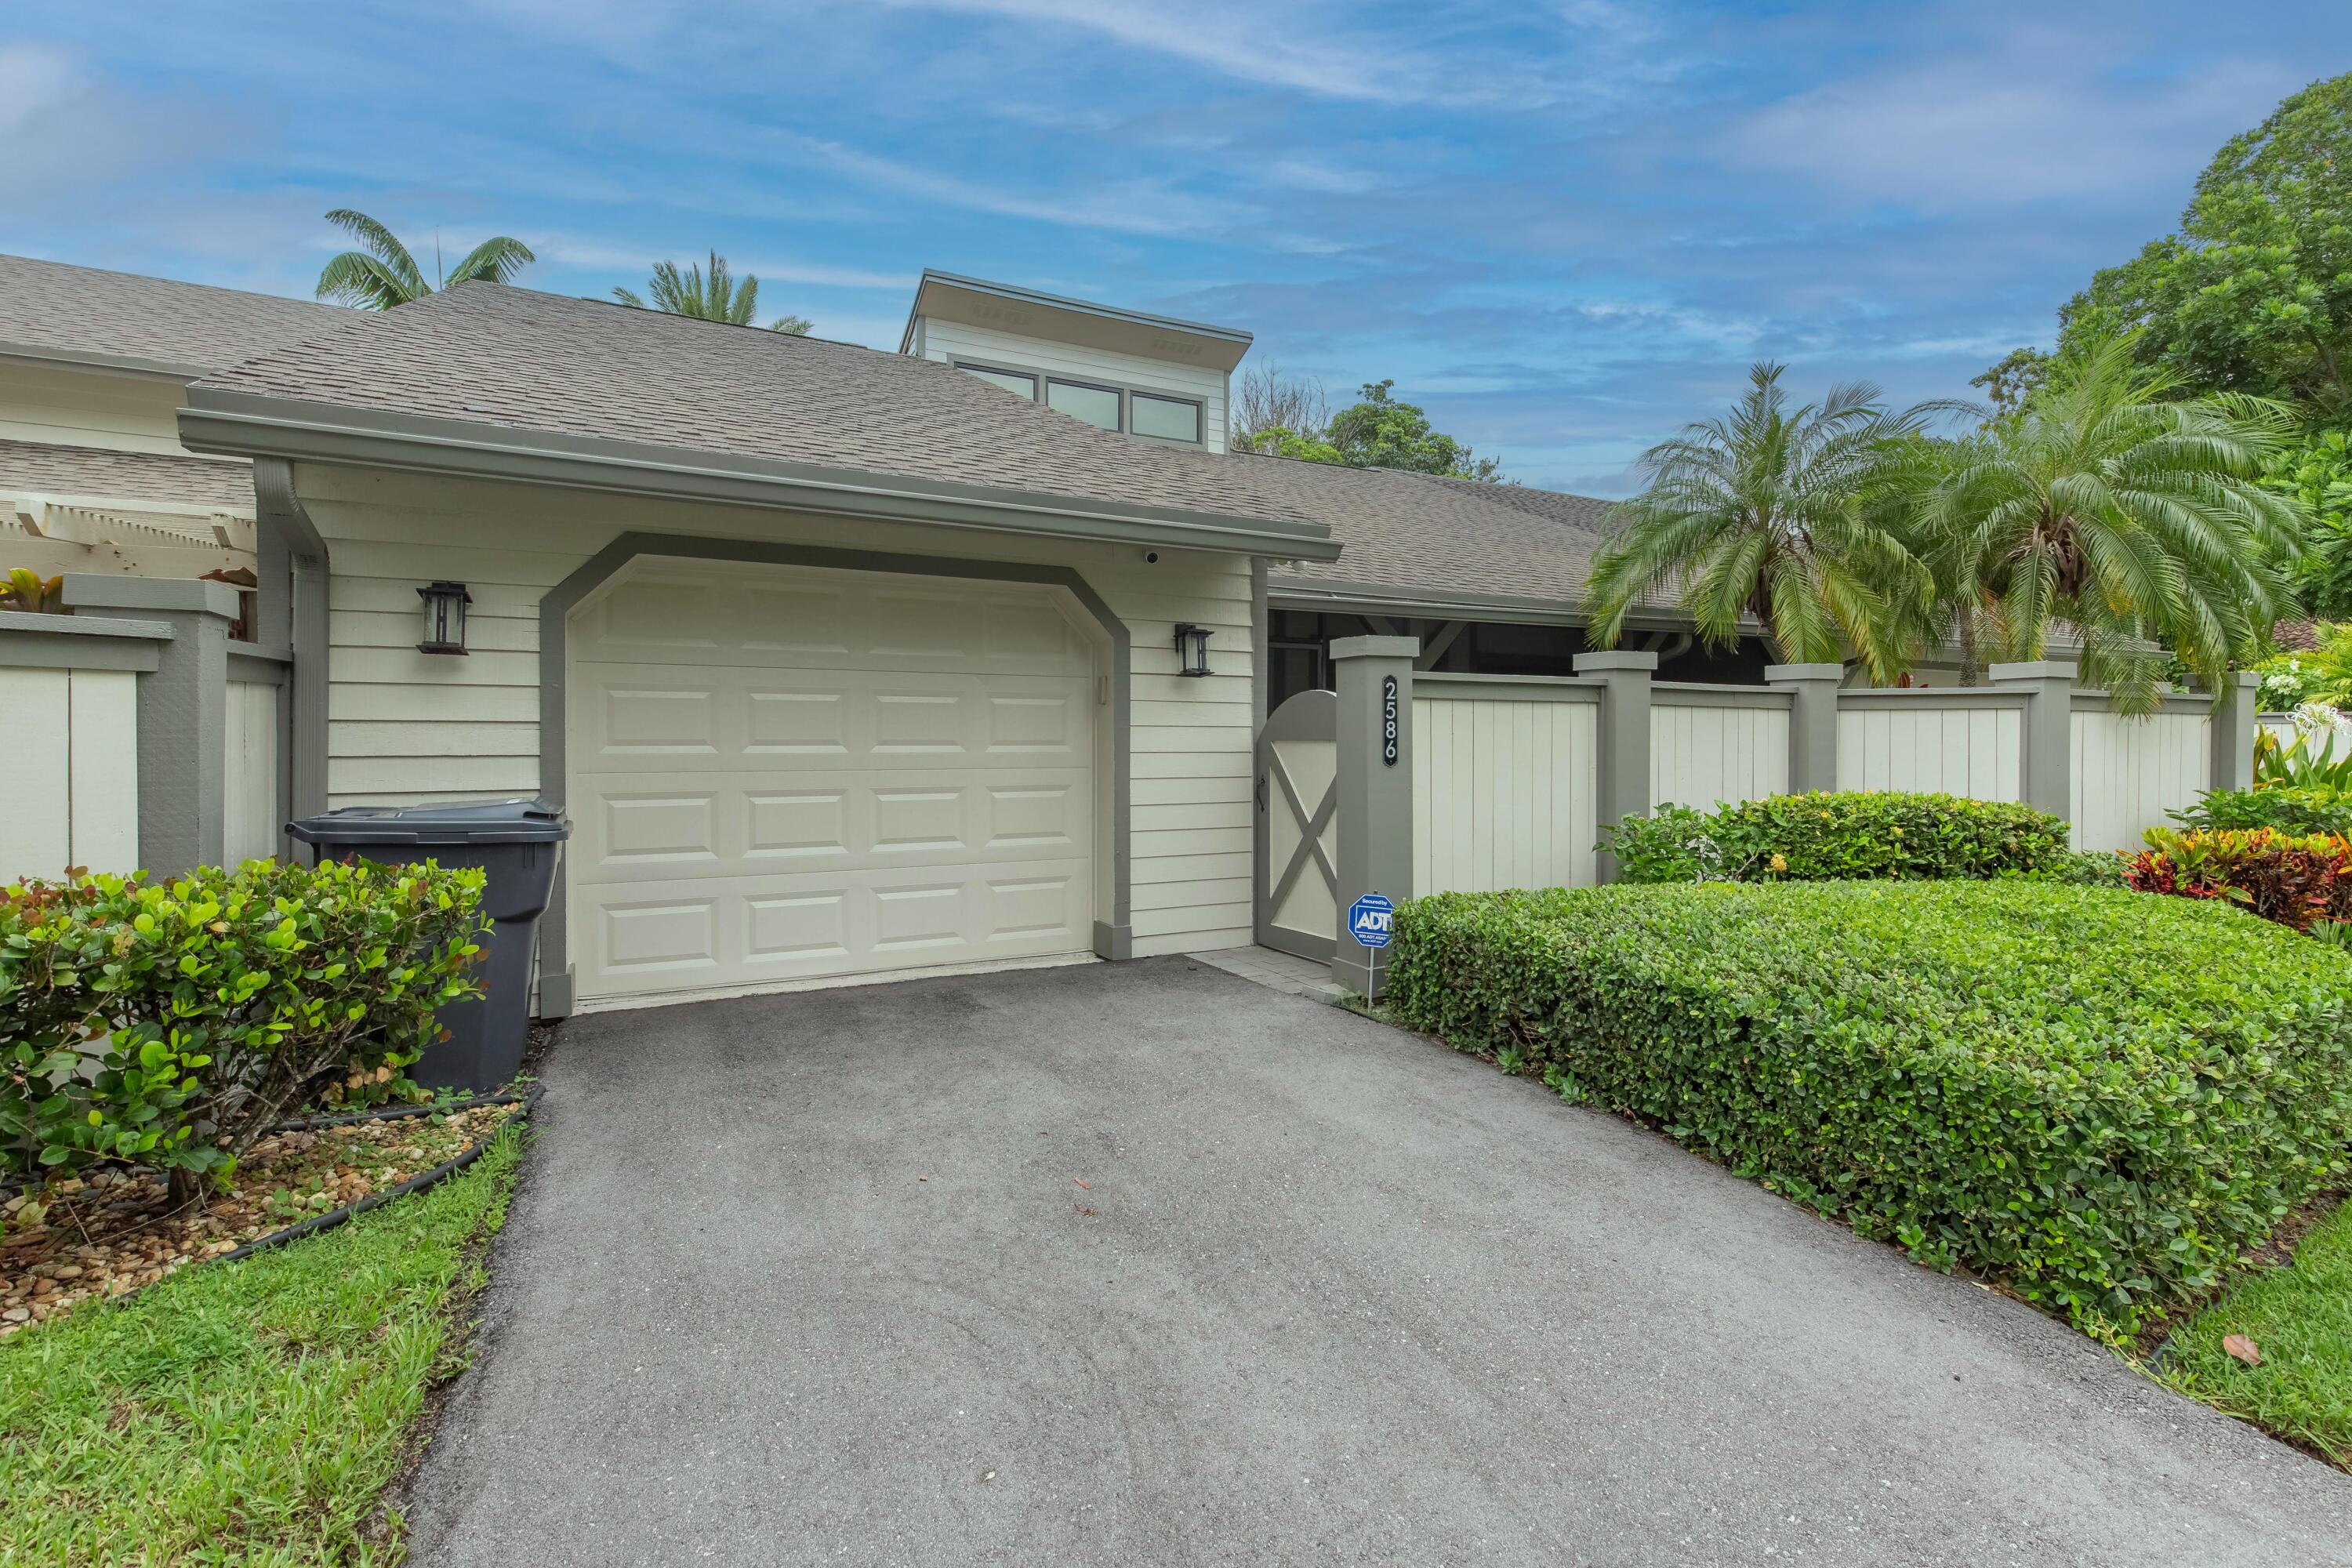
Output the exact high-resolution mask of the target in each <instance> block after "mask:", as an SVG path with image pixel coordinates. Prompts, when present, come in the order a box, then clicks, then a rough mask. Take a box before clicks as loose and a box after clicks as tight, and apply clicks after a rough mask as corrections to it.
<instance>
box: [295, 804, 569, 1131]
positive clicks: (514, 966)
mask: <svg viewBox="0 0 2352 1568" xmlns="http://www.w3.org/2000/svg"><path fill="white" fill-rule="evenodd" d="M286 831H287V833H288V834H289V835H290V836H291V837H294V838H297V839H299V840H300V841H301V842H302V843H305V844H309V845H311V846H314V847H315V848H316V851H317V853H318V856H319V858H321V859H327V860H350V859H362V860H373V861H375V862H377V863H378V864H379V865H386V866H393V865H400V864H402V863H404V862H406V861H411V860H433V861H436V862H438V863H439V864H441V865H444V866H478V867H480V868H482V869H483V870H485V871H487V872H488V873H489V875H488V879H487V886H485V887H484V888H483V889H482V912H483V913H484V914H486V915H488V916H489V917H490V920H491V921H492V924H491V927H490V935H489V940H488V942H486V943H485V944H484V945H485V949H486V951H487V954H488V956H487V961H486V962H485V963H483V965H482V967H481V969H480V970H479V971H478V973H477V974H476V976H475V978H476V979H477V980H478V981H479V982H480V984H481V986H482V989H483V991H484V992H485V993H486V994H484V995H482V996H479V997H477V998H475V999H473V1000H472V1001H467V1002H453V1003H451V1004H450V1005H448V1006H446V1007H444V1008H442V1009H441V1026H442V1027H443V1028H445V1029H446V1030H448V1031H449V1037H448V1038H447V1039H446V1040H443V1041H441V1042H440V1043H439V1044H438V1045H435V1046H431V1047H426V1049H425V1056H424V1058H423V1059H422V1060H420V1061H418V1062H417V1064H416V1065H415V1067H412V1068H409V1069H408V1074H409V1076H410V1077H411V1078H413V1079H415V1080H416V1081H417V1082H419V1083H421V1084H424V1085H425V1086H426V1087H427V1088H429V1089H475V1090H480V1089H497V1088H498V1087H499V1086H500V1085H501V1084H504V1083H505V1082H507V1081H508V1080H509V1079H511V1078H513V1077H514V1075H515V1073H516V1072H517V1070H518V1069H520V1068H521V1066H522V1052H523V1047H524V1046H525V1045H527V1044H529V1043H530V952H531V945H532V939H533V938H534V937H535V936H536V935H537V933H538V930H539V917H540V913H541V910H545V909H546V908H547V900H548V895H549V892H550V890H551V889H552V888H553V887H554V884H555V857H556V855H557V853H558V849H557V846H559V845H561V844H562V842H563V840H565V839H566V838H569V837H571V836H572V825H571V824H570V823H569V822H566V821H565V820H564V818H563V813H562V810H560V809H559V808H558V807H556V806H554V805H550V804H549V803H547V802H546V801H543V800H488V801H482V802H480V803H478V804H477V803H472V802H468V803H467V804H464V805H347V806H344V807H343V808H342V809H341V810H340V811H329V812H322V813H320V815H319V816H306V817H303V818H301V819H300V820H299V821H296V822H289V823H288V824H287V825H286Z"/></svg>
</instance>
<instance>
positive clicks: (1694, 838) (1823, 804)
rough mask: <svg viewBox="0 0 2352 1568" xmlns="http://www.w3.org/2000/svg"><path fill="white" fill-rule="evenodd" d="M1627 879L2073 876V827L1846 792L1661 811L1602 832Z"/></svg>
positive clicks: (2003, 806)
mask: <svg viewBox="0 0 2352 1568" xmlns="http://www.w3.org/2000/svg"><path fill="white" fill-rule="evenodd" d="M1601 848H1603V849H1605V850H1607V851H1609V852H1610V853H1611V854H1613V855H1615V856H1616V857H1617V863H1618V867H1619V877H1620V879H1622V880H1623V881H1628V882H1700V881H1708V882H1714V881H1724V882H1822V881H1843V880H1849V879H1861V878H1869V879H1897V880H1913V879H1921V880H1926V879H1946V878H1953V877H1965V878H1985V877H1999V876H2008V875H2018V874H2024V875H2046V876H2057V877H2062V878H2063V877H2066V876H2068V875H2069V874H2070V873H2071V872H2072V870H2073V869H2074V866H2073V863H2074V859H2075V857H2074V852H2073V851H2072V850H2070V849H2069V848H2068V847H2067V841H2066V824H2065V823H2063V821H2061V820H2059V819H2058V818H2057V817H2054V816H2050V815H2049V814H2048V813H2047V812H2041V811H2036V810H2034V809H2033V808H2032V806H2030V805H2015V804H2013V803H2011V802H2005V801H1994V800H1969V799H1965V798H1963V797H1961V796H1959V795H1906V794H1903V793H1900V792H1894V791H1878V790H1849V791H1846V792H1845V793H1843V794H1840V795H1773V796H1770V797H1769V798H1768V799H1765V800H1750V801H1742V802H1740V803H1738V804H1737V805H1720V806H1717V807H1716V809H1714V810H1713V811H1694V810H1692V809H1691V808H1690V807H1689V806H1686V805H1665V806H1660V807H1659V808H1658V810H1657V811H1656V813H1655V814H1654V815H1653V816H1635V817H1629V818H1627V819H1626V820H1625V821H1623V822H1622V823H1619V824H1617V825H1616V826H1612V827H1609V828H1605V829H1603V830H1602V833H1601Z"/></svg>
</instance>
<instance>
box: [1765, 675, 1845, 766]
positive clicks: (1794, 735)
mask: <svg viewBox="0 0 2352 1568" xmlns="http://www.w3.org/2000/svg"><path fill="white" fill-rule="evenodd" d="M1764 683H1765V684H1766V685H1767V686H1770V687H1774V688H1777V689H1781V690H1785V691H1787V692H1788V693H1789V696H1790V708H1789V791H1790V794H1792V795H1811V794H1813V793H1814V792H1816V791H1823V792H1827V791H1834V790H1835V789H1836V788H1837V787H1838V689H1839V688H1840V687H1841V686H1843V684H1844V683H1845V666H1843V665H1842V664H1775V665H1769V666H1767V667H1766V668H1765V670H1764Z"/></svg>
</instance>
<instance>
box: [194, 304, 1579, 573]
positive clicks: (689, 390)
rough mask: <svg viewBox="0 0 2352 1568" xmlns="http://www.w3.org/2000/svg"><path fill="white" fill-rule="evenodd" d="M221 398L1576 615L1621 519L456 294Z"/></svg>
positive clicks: (724, 341) (259, 360)
mask: <svg viewBox="0 0 2352 1568" xmlns="http://www.w3.org/2000/svg"><path fill="white" fill-rule="evenodd" d="M197 386H198V389H199V399H200V403H199V406H203V405H202V403H201V398H202V395H203V394H204V393H207V392H213V393H221V394H231V395H240V396H244V397H259V398H265V399H289V400H293V401H295V402H298V403H301V404H309V405H331V406H333V407H336V408H339V409H346V410H360V411H372V412H376V413H381V414H384V415H389V416H419V417H424V418H428V419H436V420H451V421H457V422H462V423H465V424H470V425H476V426H488V427H491V428H494V429H499V430H503V431H509V432H537V433H544V434H547V435H550V436H555V437H571V438H574V439H584V440H589V441H610V442H616V443H629V444H635V445H636V446H639V447H665V448H673V449H677V450H678V451H680V452H688V453H694V454H699V455H704V456H709V457H716V458H727V457H738V458H752V459H768V460H777V461H783V462H791V463H804V464H809V465H813V466H816V467H821V468H838V469H845V470H850V471H854V472H862V473H866V474H874V475H880V476H885V477H889V478H898V479H926V480H934V481H940V482H945V483H954V484H963V485H973V486H980V487H984V488H988V489H1002V490H1006V491H1017V492H1024V493H1027V494H1031V495H1045V496H1052V497H1061V498H1068V499H1072V500H1083V501H1088V502H1097V503H1105V504H1110V505H1121V506H1131V505H1140V506H1150V507H1161V508H1171V509H1176V510H1183V511H1190V512H1201V513H1211V514H1215V515H1219V516H1224V517H1232V518H1237V519H1242V520H1246V521H1271V522H1281V523H1288V524H1293V525H1296V524H1299V523H1307V524H1312V525H1319V526H1321V527H1324V528H1328V530H1329V531H1330V533H1331V535H1332V537H1333V538H1334V539H1337V540H1339V541H1340V542H1342V543H1343V545H1344V546H1345V550H1344V553H1343V554H1342V555H1341V557H1340V559H1339V561H1337V562H1333V563H1316V564H1302V565H1299V566H1297V567H1295V568H1286V569H1282V570H1279V571H1277V572H1276V574H1273V576H1272V578H1271V581H1272V582H1273V583H1274V584H1276V585H1277V586H1280V585H1283V584H1332V583H1344V584H1370V585H1375V586H1382V587H1389V588H1393V589H1396V590H1400V591H1411V592H1419V593H1423V594H1427V595H1433V596H1437V597H1443V596H1444V595H1445V594H1447V593H1449V592H1450V593H1455V594H1460V595H1472V596H1480V595H1485V596H1505V597H1525V598H1541V599H1548V600H1556V601H1562V602H1566V601H1571V600H1574V599H1576V598H1577V597H1579V596H1580V594H1581V593H1582V590H1583V585H1584V575H1585V572H1586V569H1587V567H1588V565H1589V563H1590V562H1591V555H1592V552H1593V550H1594V549H1595V548H1596V547H1597V546H1598V544H1599V542H1600V530H1599V523H1600V520H1601V514H1602V513H1603V512H1604V511H1605V510H1606V509H1607V505H1608V503H1607V502H1605V501H1598V500H1590V499H1588V498H1585V497H1581V496H1569V495H1561V494H1559V493H1558V492H1556V491H1551V490H1536V489H1523V488H1518V487H1510V486H1496V485H1482V484H1475V483H1471V482H1469V481H1466V480H1456V479H1436V478H1433V477H1431V476H1428V475H1423V474H1412V473H1403V472H1398V471H1394V470H1388V469H1375V468H1332V467H1328V466H1324V465H1320V464H1314V463H1301V462H1296V461H1292V460H1290V459H1286V458H1262V457H1256V456H1250V455H1243V454H1238V453H1236V454H1232V455H1223V454H1218V453H1213V452H1206V451H1200V450H1194V449H1189V448H1184V447H1166V446H1160V445H1156V444H1153V443H1150V442H1144V441H1138V440H1135V439H1132V438H1130V437H1125V436H1120V435H1117V434H1114V433H1111V432H1108V431H1105V430H1100V429H1097V428H1096V427H1095V426H1091V425H1087V424H1086V423H1084V422H1082V421H1080V420H1076V419H1073V418H1070V417H1068V416H1065V415H1061V414H1057V413H1055V412H1054V411H1053V410H1051V409H1049V408H1046V407H1045V406H1044V405H1041V404H1038V403H1034V402H1032V401H1030V400H1028V399H1026V398H1023V397H1021V396H1018V395H1015V394H1013V393H1009V392H1005V391H1003V389H1001V388H998V387H995V386H992V385H990V384H987V383H985V382H983V381H981V380H980V379H979V378H978V377H976V376H971V375H967V374H964V373H962V372H961V371H958V370H956V369H954V368H953V367H951V366H950V365H947V364H943V363H939V362H937V361H933V360H927V359H918V358H912V357H909V356H907V355H903V354H896V353H884V352H881V351H877V350H874V349H869V348H864V347H860V346H858V345H856V344H850V343H837V342H827V341H825V340H823V339H818V338H799V337H791V336H787V335H785V334H782V333H779V332H772V331H760V330H757V329H753V328H745V327H734V326H728V325H725V324H723V323H719V322H712V321H696V320H692V319H689V318H684V317H678V316H671V315H666V314H663V313H661V312H658V311H651V310H635V309H631V308H629V307H626V306H622V305H616V304H607V303H605V302H604V301H601V300H576V299H570V298H565V297H562V296H559V295H551V294H541V293H537V292H533V291H531V290H529V289H515V288H511V287H503V286H499V285H496V284H462V285H459V286H458V287H457V288H454V289H447V290H445V291H443V292H442V293H439V294H436V295H433V296H431V297H429V298H427V299H425V300H420V301H418V302H417V303H415V304H413V305H404V306H402V307H401V308H400V309H398V310H392V311H387V312H383V313H382V314H377V313H373V312H352V313H351V314H349V315H348V316H346V317H344V318H343V319H341V321H338V322H336V323H335V324H334V326H333V328H332V330H331V331H327V332H325V333H323V334H321V335H319V336H317V337H313V338H311V339H309V340H307V341H304V342H299V343H292V344H289V345H287V346H285V347H282V348H278V349H275V350H272V351H270V352H268V353H263V354H260V355H258V356H257V357H255V358H253V359H251V360H248V361H247V362H246V363H242V364H239V365H237V366H236V367H234V368H233V369H229V370H225V371H222V372H220V373H218V374H215V375H211V376H208V377H205V379H204V380H202V381H200V382H199V383H197Z"/></svg>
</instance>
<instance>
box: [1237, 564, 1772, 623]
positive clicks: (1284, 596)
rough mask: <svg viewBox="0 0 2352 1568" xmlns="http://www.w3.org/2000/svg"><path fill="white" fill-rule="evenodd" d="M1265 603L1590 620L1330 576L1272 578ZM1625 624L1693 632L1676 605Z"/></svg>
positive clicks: (1486, 598)
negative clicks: (1355, 581)
mask: <svg viewBox="0 0 2352 1568" xmlns="http://www.w3.org/2000/svg"><path fill="white" fill-rule="evenodd" d="M1265 599H1266V603H1267V604H1268V605H1272V606H1273V607H1274V608H1276V609H1278V610H1339V611H1344V612H1351V613H1353V612H1363V611H1369V612H1370V613H1372V614H1375V615H1391V616H1414V617H1417V618H1420V619H1423V620H1444V621H1500V622H1510V623H1516V624H1519V625H1525V626H1582V625H1583V624H1584V623H1585V622H1586V621H1588V620H1590V619H1591V616H1588V615H1586V613H1585V611H1584V606H1583V605H1580V604H1579V603H1577V602H1576V601H1574V600H1572V599H1553V598H1545V597H1542V596H1540V595H1519V594H1475V593H1470V592H1467V591H1464V590H1457V589H1451V588H1446V587H1443V586H1438V585H1427V584H1424V585H1422V586H1418V587H1412V588H1402V587H1397V586H1395V585H1393V584H1382V583H1349V582H1343V581H1340V580H1338V579H1335V578H1328V577H1299V576H1289V575H1276V576H1271V577H1269V578H1268V579H1267V580H1266V590H1265ZM1625 624H1626V625H1627V626H1638V627H1641V628H1643V629H1644V630H1654V629H1661V628H1664V629H1671V630H1675V631H1687V630H1689V629H1690V628H1691V625H1692V622H1691V617H1690V613H1689V612H1688V611H1686V610H1683V609H1680V608H1677V607H1676V606H1675V605H1642V606H1637V607H1635V608H1634V609H1633V610H1632V611H1630V612H1629V613H1628V614H1627V615H1626V616H1625ZM1742 625H1743V626H1746V625H1747V623H1746V622H1745V621H1743V622H1742Z"/></svg>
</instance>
